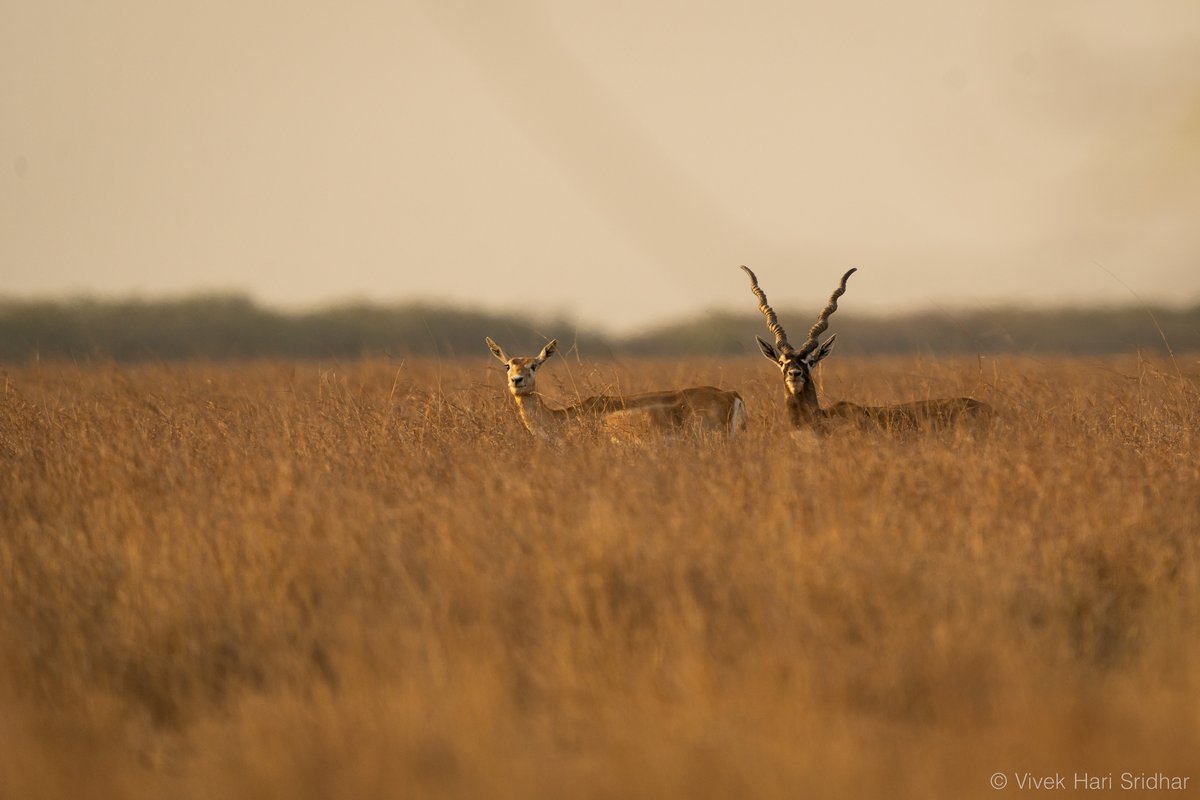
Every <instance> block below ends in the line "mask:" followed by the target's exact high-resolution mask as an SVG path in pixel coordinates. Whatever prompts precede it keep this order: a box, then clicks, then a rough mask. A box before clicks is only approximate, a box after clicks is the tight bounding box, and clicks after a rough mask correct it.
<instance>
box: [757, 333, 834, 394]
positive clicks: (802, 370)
mask: <svg viewBox="0 0 1200 800" xmlns="http://www.w3.org/2000/svg"><path fill="white" fill-rule="evenodd" d="M755 338H756V339H758V347H759V349H760V350H762V353H763V355H764V356H766V357H767V358H769V359H771V360H772V361H774V362H775V364H776V365H777V366H778V367H779V370H780V372H782V373H783V385H784V386H785V387H787V391H788V394H790V395H800V394H803V393H804V391H805V389H806V388H807V387H809V386H810V385H811V384H812V370H813V367H815V366H816V365H817V364H818V363H819V362H820V361H821V360H822V359H823V358H825V356H827V355H829V353H830V351H831V350H833V340H834V339H836V338H837V334H836V333H835V334H834V335H833V336H830V337H829V338H828V339H826V340H825V341H824V342H823V343H822V344H821V345H819V346H818V347H817V348H816V349H815V350H813V351H812V352H811V353H808V354H807V355H804V354H801V353H798V352H796V351H795V350H792V349H791V348H788V349H786V350H776V349H775V348H774V347H772V346H771V345H770V344H768V343H767V342H765V341H763V340H762V339H761V338H759V337H757V336H756V337H755Z"/></svg>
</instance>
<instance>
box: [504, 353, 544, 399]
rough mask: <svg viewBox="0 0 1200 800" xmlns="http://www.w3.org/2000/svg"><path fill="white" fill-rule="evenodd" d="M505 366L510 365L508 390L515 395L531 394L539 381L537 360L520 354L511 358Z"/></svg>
mask: <svg viewBox="0 0 1200 800" xmlns="http://www.w3.org/2000/svg"><path fill="white" fill-rule="evenodd" d="M505 366H506V367H508V390H509V391H510V392H512V393H513V394H515V395H523V394H531V393H532V392H533V389H534V386H535V385H536V383H537V374H536V373H537V368H538V362H537V360H536V359H533V358H525V357H522V356H518V357H516V358H510V359H509V360H508V362H507V363H506V364H505Z"/></svg>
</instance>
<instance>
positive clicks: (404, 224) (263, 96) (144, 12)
mask: <svg viewBox="0 0 1200 800" xmlns="http://www.w3.org/2000/svg"><path fill="white" fill-rule="evenodd" d="M0 11H2V12H3V13H2V15H0V17H2V18H3V19H4V25H3V27H2V28H0V294H3V295H8V296H22V297H24V296H46V295H62V294H67V293H79V292H87V293H100V294H104V295H122V296H124V295H129V294H135V293H136V294H140V295H144V296H160V295H164V294H171V295H174V294H178V293H182V292H187V291H192V290H239V291H245V292H247V293H249V294H250V295H251V296H253V297H254V298H256V299H258V300H261V301H263V302H266V303H269V304H272V305H276V306H283V307H296V306H311V305H315V304H320V303H324V302H329V301H333V300H345V299H349V298H357V299H367V300H373V301H378V302H391V301H397V300H408V299H430V300H443V301H452V302H460V303H464V304H469V305H473V306H478V307H486V308H491V309H506V310H514V309H530V310H536V311H539V312H546V313H551V312H556V311H565V312H568V313H571V314H573V315H575V316H576V317H578V318H579V319H580V320H581V321H584V322H588V323H593V324H594V323H600V324H606V325H608V326H610V327H612V328H614V329H627V328H629V327H631V326H637V325H644V324H648V323H653V322H656V321H665V320H671V319H675V318H678V317H679V316H682V315H686V314H688V313H691V312H694V311H699V310H702V309H707V308H725V309H738V310H750V309H753V308H754V302H753V298H752V297H751V296H750V293H749V290H748V288H747V285H746V279H745V276H744V275H743V274H742V272H741V271H740V270H738V269H737V266H738V265H739V264H742V263H745V264H749V265H750V266H752V267H754V268H755V270H756V271H757V272H758V274H759V277H760V279H761V280H762V283H763V286H764V288H765V289H766V290H767V292H768V294H769V295H770V297H771V299H772V301H773V302H774V303H775V304H776V305H778V306H785V307H788V306H800V307H804V308H812V309H813V310H814V311H815V310H816V309H817V308H818V307H819V305H820V304H821V303H822V302H823V300H824V299H825V297H827V296H828V293H829V291H830V290H831V289H832V287H833V286H834V285H835V283H836V281H837V279H838V277H839V276H840V275H841V273H842V272H843V271H844V270H845V269H846V268H848V267H851V266H857V267H859V268H860V273H859V274H858V275H857V276H855V279H854V281H853V282H852V284H851V291H850V293H849V294H848V295H847V297H846V299H845V300H844V301H843V308H850V307H852V306H853V307H856V308H858V309H862V310H870V311H878V310H883V309H909V308H931V307H933V306H934V305H967V306H970V307H979V306H981V305H990V304H993V303H997V302H1003V301H1011V300H1027V299H1036V300H1037V301H1038V302H1043V303H1044V302H1070V303H1083V302H1094V301H1097V300H1101V301H1118V302H1129V301H1131V300H1132V297H1131V296H1130V289H1132V290H1133V291H1136V292H1137V293H1139V294H1140V295H1142V296H1143V297H1144V298H1145V299H1147V300H1151V301H1167V302H1195V301H1197V300H1200V3H1198V2H1195V1H1194V0H1180V1H1179V2H1103V1H1102V0H1086V1H1085V2H1043V3H1024V2H1012V0H998V1H997V2H967V3H963V2H949V1H947V2H933V1H932V0H918V1H917V2H911V1H910V2H904V3H878V2H842V3H837V4H833V3H824V2H822V3H816V2H807V3H802V2H782V1H781V2H739V3H715V2H695V1H694V0H689V2H683V1H682V0H678V1H677V2H676V1H672V2H631V3H619V2H618V3H614V2H599V1H598V0H581V1H580V2H568V1H566V0H564V1H563V2H546V3H545V4H538V3H530V2H512V3H502V2H483V0H476V1H475V2H467V1H466V0H451V1H449V2H440V1H439V0H426V1H425V2H406V1H405V0H400V2H383V1H382V0H381V1H380V2H342V3H332V2H329V3H319V2H313V1H312V0H289V1H288V2H253V1H251V2H246V1H245V0H238V1H237V2H232V1H231V0H209V2H204V3H188V4H180V3H163V2H151V0H146V1H145V2H137V1H130V0H108V1H107V2H104V3H94V2H61V1H58V0H29V2H25V1H24V0H0ZM1109 273H1112V274H1109ZM1122 282H1124V283H1125V284H1127V285H1128V287H1130V289H1127V288H1125V287H1124V286H1122Z"/></svg>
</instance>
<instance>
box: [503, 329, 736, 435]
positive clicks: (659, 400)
mask: <svg viewBox="0 0 1200 800" xmlns="http://www.w3.org/2000/svg"><path fill="white" fill-rule="evenodd" d="M487 346H488V348H489V349H490V350H491V351H492V354H493V355H494V356H496V358H498V359H500V361H502V362H503V363H504V366H505V367H507V368H508V391H509V392H510V393H512V396H513V399H514V400H516V402H517V410H518V411H519V412H520V414H521V421H522V422H523V423H525V427H526V428H527V429H528V430H529V432H530V433H532V434H534V435H535V436H540V437H543V438H557V437H558V436H559V435H561V434H562V433H563V432H564V428H565V427H566V425H567V424H568V423H569V421H571V420H578V419H596V420H602V421H606V422H609V421H613V420H616V419H621V420H622V421H628V420H630V419H631V418H636V419H637V421H639V422H641V423H642V424H643V425H645V426H646V427H648V428H649V429H651V430H654V431H660V432H675V431H684V430H691V431H696V432H701V431H703V432H713V433H719V434H722V435H725V436H727V437H729V438H730V439H732V438H733V437H735V436H736V435H737V434H738V432H739V431H741V430H743V429H745V427H746V406H745V404H744V403H743V402H742V398H741V395H739V394H738V393H737V392H731V391H725V390H723V389H717V388H715V387H713V386H694V387H692V388H690V389H679V390H677V391H668V392H645V393H643V394H631V395H597V396H595V397H589V398H587V399H585V400H582V401H580V402H579V403H576V404H575V405H573V406H568V407H566V408H551V407H550V406H548V405H546V403H545V401H544V400H542V396H541V394H539V393H538V391H537V370H538V367H540V366H541V365H542V364H543V363H545V361H546V359H548V358H549V357H550V356H552V355H554V349H555V348H556V347H557V346H558V340H557V339H554V340H551V341H550V343H549V344H547V345H546V346H545V347H543V348H542V351H541V352H540V353H538V354H537V355H536V356H533V357H528V356H516V357H513V358H510V357H509V356H508V354H507V353H505V352H504V348H502V347H501V346H500V345H498V344H496V343H495V342H494V341H492V339H491V337H487Z"/></svg>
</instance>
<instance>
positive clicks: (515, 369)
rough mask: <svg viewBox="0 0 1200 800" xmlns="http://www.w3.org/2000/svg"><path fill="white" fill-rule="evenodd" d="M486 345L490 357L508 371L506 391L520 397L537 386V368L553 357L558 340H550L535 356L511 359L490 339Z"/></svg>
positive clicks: (530, 392) (531, 392)
mask: <svg viewBox="0 0 1200 800" xmlns="http://www.w3.org/2000/svg"><path fill="white" fill-rule="evenodd" d="M487 344H488V348H489V349H490V350H491V351H492V355H494V356H495V357H496V358H497V359H499V360H500V361H501V362H503V363H504V366H505V368H506V369H507V370H508V391H510V392H512V394H513V396H515V397H522V396H524V395H529V394H533V393H534V388H535V386H536V385H537V370H538V367H540V366H541V365H542V364H543V363H544V362H545V360H546V359H547V358H549V357H550V356H552V355H554V349H555V348H556V347H557V346H558V340H557V339H552V340H551V341H550V343H549V344H547V345H546V346H545V347H543V348H542V351H541V352H540V353H538V354H537V355H536V356H515V357H513V358H509V356H508V354H507V353H505V352H504V349H503V348H502V347H500V345H498V344H496V343H495V342H493V341H492V340H491V338H490V337H489V338H488V339H487Z"/></svg>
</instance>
